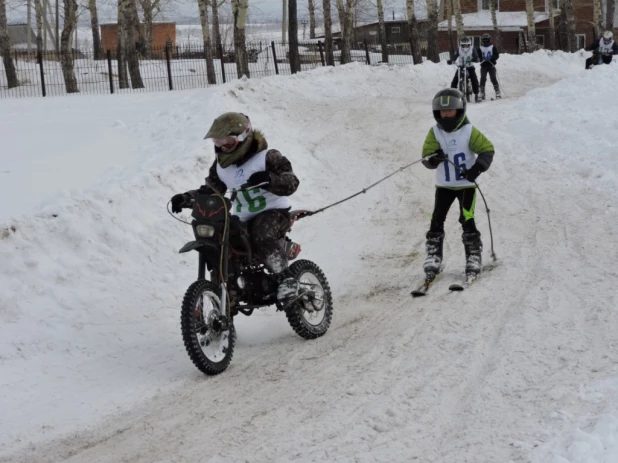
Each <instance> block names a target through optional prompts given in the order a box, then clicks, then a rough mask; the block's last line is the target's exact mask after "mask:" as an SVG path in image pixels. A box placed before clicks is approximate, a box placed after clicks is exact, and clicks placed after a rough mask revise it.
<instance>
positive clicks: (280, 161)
mask: <svg viewBox="0 0 618 463" xmlns="http://www.w3.org/2000/svg"><path fill="white" fill-rule="evenodd" d="M265 149H268V143H267V142H266V139H265V138H264V135H262V133H261V132H259V131H254V133H253V142H252V144H251V147H250V148H249V151H248V153H247V155H246V156H245V157H244V158H243V159H241V160H240V162H238V163H237V165H238V166H241V165H243V164H244V163H245V162H247V161H248V160H249V159H251V157H252V156H254V155H255V154H257V153H259V152H261V151H264V150H265ZM265 171H266V172H268V173H269V174H270V185H268V186H266V187H262V188H264V189H265V190H267V191H269V192H271V193H272V194H275V195H277V196H290V195H292V194H294V192H295V191H296V190H297V189H298V185H299V183H300V181H299V180H298V177H296V175H295V174H294V171H293V170H292V163H291V162H290V161H289V160H288V159H287V158H286V157H285V156H284V155H282V154H281V153H280V152H279V151H277V150H274V149H271V150H268V152H267V153H266V170H265ZM208 184H210V185H212V186H213V187H215V188H216V189H217V190H218V191H219V193H225V192H226V191H227V185H226V184H225V183H223V181H222V180H221V179H220V178H219V175H218V174H217V160H216V159H215V161H214V162H213V163H212V166H210V171H209V172H208V177H206V184H205V185H203V186H201V187H200V188H199V191H200V192H201V193H213V190H212V189H211V188H210V187H209V186H208ZM197 191H198V190H192V191H188V192H187V194H188V195H190V196H191V197H195V194H196V193H197Z"/></svg>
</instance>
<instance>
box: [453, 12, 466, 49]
mask: <svg viewBox="0 0 618 463" xmlns="http://www.w3.org/2000/svg"><path fill="white" fill-rule="evenodd" d="M453 12H454V13H455V23H456V24H457V48H459V41H460V40H461V38H462V37H463V36H464V24H463V16H462V15H461V3H459V0H453Z"/></svg>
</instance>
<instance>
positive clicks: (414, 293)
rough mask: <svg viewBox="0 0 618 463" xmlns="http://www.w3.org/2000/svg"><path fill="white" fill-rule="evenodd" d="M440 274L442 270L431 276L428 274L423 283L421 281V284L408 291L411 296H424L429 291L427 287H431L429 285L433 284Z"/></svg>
mask: <svg viewBox="0 0 618 463" xmlns="http://www.w3.org/2000/svg"><path fill="white" fill-rule="evenodd" d="M440 275H442V270H441V271H440V273H438V274H436V275H433V276H431V274H428V275H427V276H426V277H425V280H424V281H423V283H421V285H420V286H419V287H418V288H416V289H415V290H413V291H412V292H411V293H410V294H411V295H412V297H421V296H426V295H427V292H428V291H429V288H431V285H433V284H434V283H435V281H436V280H437V279H438V278H440Z"/></svg>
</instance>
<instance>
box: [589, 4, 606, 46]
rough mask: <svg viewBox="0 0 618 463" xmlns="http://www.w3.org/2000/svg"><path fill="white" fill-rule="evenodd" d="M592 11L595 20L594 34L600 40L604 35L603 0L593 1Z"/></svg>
mask: <svg viewBox="0 0 618 463" xmlns="http://www.w3.org/2000/svg"><path fill="white" fill-rule="evenodd" d="M592 11H593V13H592V15H593V18H594V19H593V20H594V33H595V34H596V38H597V39H598V38H600V37H601V34H602V33H603V5H601V0H592Z"/></svg>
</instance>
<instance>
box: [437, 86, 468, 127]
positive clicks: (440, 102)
mask: <svg viewBox="0 0 618 463" xmlns="http://www.w3.org/2000/svg"><path fill="white" fill-rule="evenodd" d="M432 107H433V117H434V119H435V120H436V122H437V123H438V127H440V128H441V129H442V130H444V131H446V132H452V131H453V130H455V129H456V128H457V127H459V125H460V124H461V122H462V121H463V120H464V118H465V117H466V99H465V98H464V97H463V95H462V94H461V92H460V91H459V90H456V89H454V88H445V89H444V90H440V91H439V92H438V93H436V96H434V97H433V103H432ZM447 109H456V110H457V114H456V115H455V117H448V118H444V119H443V118H442V117H440V111H444V110H447Z"/></svg>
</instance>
